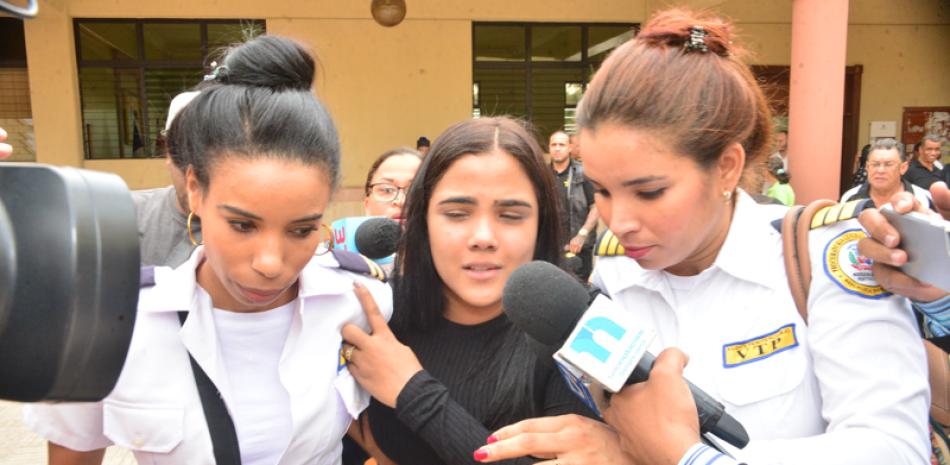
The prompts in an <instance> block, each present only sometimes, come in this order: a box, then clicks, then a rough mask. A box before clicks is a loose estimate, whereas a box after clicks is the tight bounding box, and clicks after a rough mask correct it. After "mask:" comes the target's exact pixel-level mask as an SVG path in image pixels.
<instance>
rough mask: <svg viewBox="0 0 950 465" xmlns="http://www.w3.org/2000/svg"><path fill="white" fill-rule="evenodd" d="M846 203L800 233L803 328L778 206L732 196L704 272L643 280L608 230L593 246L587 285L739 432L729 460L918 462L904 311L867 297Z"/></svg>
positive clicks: (921, 382)
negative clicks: (727, 221) (804, 247)
mask: <svg viewBox="0 0 950 465" xmlns="http://www.w3.org/2000/svg"><path fill="white" fill-rule="evenodd" d="M859 206H860V205H859V204H858V202H854V203H849V204H843V205H835V206H831V207H826V208H824V209H821V210H819V211H818V212H817V213H816V214H815V215H814V217H813V221H812V222H811V223H810V224H809V225H808V226H809V227H808V228H807V235H808V236H807V239H808V244H809V245H808V258H809V259H810V270H811V283H810V286H809V287H808V289H807V291H808V292H807V295H808V297H807V309H808V313H807V321H805V319H803V317H802V315H801V314H800V313H799V311H798V309H797V308H796V303H795V301H794V298H793V295H792V291H791V290H790V287H789V281H788V276H787V273H786V265H785V263H784V254H783V242H782V234H781V233H780V229H778V228H776V227H775V225H776V223H780V222H781V221H782V218H783V217H784V215H785V213H786V212H787V210H788V209H787V208H786V207H783V206H775V205H759V204H756V203H755V202H754V201H753V200H752V198H751V197H750V196H749V195H747V194H746V193H744V192H742V191H739V193H738V195H737V196H736V205H735V210H734V215H733V218H732V223H731V225H730V229H729V232H728V235H727V237H726V240H725V242H724V244H723V246H722V248H721V249H720V252H719V254H718V256H717V257H716V259H715V262H714V263H713V265H712V266H711V267H709V268H708V269H706V270H703V271H702V272H701V273H699V274H698V275H696V276H688V277H682V276H674V275H671V274H669V273H666V272H664V271H661V270H646V269H643V268H641V267H640V266H639V265H638V264H637V262H636V261H634V260H632V259H630V258H628V257H626V256H624V255H623V248H622V246H621V245H620V243H619V240H618V239H617V238H616V237H613V235H612V234H610V233H606V234H605V235H604V236H602V237H601V238H600V240H599V241H598V243H597V244H596V246H595V248H594V250H595V252H596V253H597V255H599V257H598V262H597V264H596V266H595V269H594V274H593V277H592V282H593V284H594V285H595V286H596V287H598V288H600V289H601V290H602V291H603V292H604V293H605V294H607V295H609V296H610V297H611V298H612V299H613V300H614V301H616V302H618V303H619V304H620V305H621V306H622V307H623V308H624V309H625V310H626V311H628V312H630V313H631V314H633V315H635V316H636V317H637V318H638V320H639V321H640V322H641V324H643V326H644V327H646V328H648V329H652V330H654V331H655V332H656V335H657V338H656V339H655V340H654V344H653V347H651V351H654V353H658V352H659V351H660V350H662V349H663V348H666V347H671V346H676V347H678V348H680V349H681V350H683V351H684V352H685V353H687V354H688V355H689V358H690V362H689V365H687V367H686V370H685V376H686V377H687V378H689V379H690V381H692V382H693V383H694V384H695V385H696V386H699V387H700V388H702V389H703V390H705V391H706V392H707V393H709V394H711V395H712V396H713V397H715V398H716V399H717V400H719V401H720V402H722V403H723V404H724V405H725V406H726V411H727V412H729V413H730V414H731V415H732V416H733V417H735V418H737V419H738V420H739V421H740V422H741V423H742V424H743V425H744V426H745V428H746V429H747V431H748V432H749V435H750V438H751V442H750V443H749V445H748V446H747V447H746V448H744V449H743V450H732V449H730V452H731V453H733V454H734V455H735V457H736V458H737V459H740V460H742V461H744V462H747V463H749V464H755V465H769V464H784V465H798V464H801V465H805V464H808V465H813V464H818V463H822V464H842V465H844V464H855V465H857V464H861V465H869V464H881V465H885V464H886V465H895V464H922V463H928V458H929V457H930V449H929V438H928V425H927V418H928V407H929V403H930V399H929V389H928V383H927V365H926V359H925V355H924V351H923V347H922V345H921V343H920V336H919V334H918V331H917V327H916V324H915V321H914V317H913V316H912V311H911V308H910V305H909V303H908V301H907V300H906V299H904V298H901V297H898V296H894V295H892V294H890V293H888V292H886V291H885V290H884V289H882V288H881V287H880V286H878V284H877V283H876V282H875V281H874V278H873V276H872V274H871V268H870V265H871V263H870V262H869V261H868V260H867V259H865V258H863V257H861V256H860V255H859V254H858V253H857V242H858V240H859V239H860V238H862V237H865V233H864V232H863V231H862V230H861V228H860V226H859V224H858V223H857V221H855V220H854V217H855V216H856V215H857V213H858V210H859ZM726 447H727V448H728V446H726ZM697 456H698V455H697ZM685 459H686V458H685V457H684V460H685Z"/></svg>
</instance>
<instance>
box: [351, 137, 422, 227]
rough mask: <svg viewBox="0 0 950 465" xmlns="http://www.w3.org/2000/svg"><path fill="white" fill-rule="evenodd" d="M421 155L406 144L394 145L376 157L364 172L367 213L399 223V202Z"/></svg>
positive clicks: (365, 207) (407, 187) (400, 220)
mask: <svg viewBox="0 0 950 465" xmlns="http://www.w3.org/2000/svg"><path fill="white" fill-rule="evenodd" d="M420 164H422V155H421V154H420V153H419V152H417V151H415V150H413V149H410V148H408V147H398V148H395V149H392V150H389V151H387V152H386V153H384V154H382V155H380V156H379V158H377V159H376V161H375V162H373V166H372V167H371V168H370V169H369V173H368V174H367V175H366V189H365V193H366V198H365V199H363V208H364V210H365V211H366V215H367V216H386V217H389V218H392V219H394V220H396V221H399V222H400V223H401V222H402V204H403V202H405V200H406V191H407V190H408V189H409V185H410V184H412V178H413V177H415V175H416V170H418V169H419V165H420Z"/></svg>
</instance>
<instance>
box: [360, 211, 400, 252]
mask: <svg viewBox="0 0 950 465" xmlns="http://www.w3.org/2000/svg"><path fill="white" fill-rule="evenodd" d="M401 233H402V227H401V226H399V223H397V222H395V221H393V220H392V219H389V218H370V219H368V220H366V221H365V222H363V224H361V225H360V227H359V228H358V229H357V230H356V236H355V237H354V242H355V243H356V248H357V250H359V251H360V253H361V254H363V255H365V256H367V257H369V258H371V259H373V260H376V259H380V258H384V257H388V256H390V255H392V254H394V253H396V246H397V244H398V243H399V234H401Z"/></svg>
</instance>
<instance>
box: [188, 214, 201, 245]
mask: <svg viewBox="0 0 950 465" xmlns="http://www.w3.org/2000/svg"><path fill="white" fill-rule="evenodd" d="M194 217H195V212H193V211H192V212H189V213H188V222H187V223H185V228H186V229H188V240H190V241H191V245H193V246H195V247H198V246H199V245H203V244H204V243H205V241H203V240H202V241H201V242H198V241H196V240H195V235H194V234H193V233H192V232H191V219H192V218H194Z"/></svg>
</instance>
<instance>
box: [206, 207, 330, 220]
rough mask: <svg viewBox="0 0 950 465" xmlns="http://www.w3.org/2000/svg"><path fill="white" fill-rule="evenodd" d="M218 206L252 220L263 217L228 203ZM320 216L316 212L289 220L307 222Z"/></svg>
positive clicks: (318, 218)
mask: <svg viewBox="0 0 950 465" xmlns="http://www.w3.org/2000/svg"><path fill="white" fill-rule="evenodd" d="M218 208H219V209H221V210H226V211H228V212H231V213H232V214H235V215H240V216H244V217H247V218H250V219H252V220H257V221H263V218H261V217H260V216H257V215H255V214H253V213H251V212H249V211H245V210H241V209H240V208H237V207H232V206H230V205H218ZM322 218H323V214H322V213H316V214H313V215H309V216H305V217H303V218H298V219H296V220H293V221H291V223H309V222H313V221H320V220H321V219H322Z"/></svg>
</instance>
